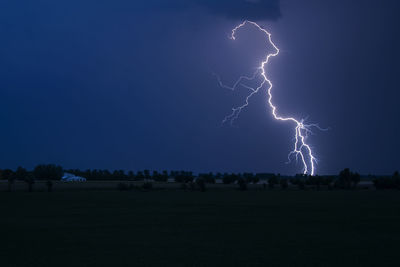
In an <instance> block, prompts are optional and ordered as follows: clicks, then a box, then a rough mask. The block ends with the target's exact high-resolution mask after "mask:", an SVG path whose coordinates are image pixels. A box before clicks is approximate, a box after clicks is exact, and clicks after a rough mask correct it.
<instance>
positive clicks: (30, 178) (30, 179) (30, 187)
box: [25, 173, 35, 192]
mask: <svg viewBox="0 0 400 267" xmlns="http://www.w3.org/2000/svg"><path fill="white" fill-rule="evenodd" d="M25 182H26V183H27V184H28V191H29V192H32V191H33V184H34V183H35V176H34V175H33V174H32V173H29V174H28V175H27V176H26V178H25Z"/></svg>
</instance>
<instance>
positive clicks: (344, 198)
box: [0, 189, 400, 267]
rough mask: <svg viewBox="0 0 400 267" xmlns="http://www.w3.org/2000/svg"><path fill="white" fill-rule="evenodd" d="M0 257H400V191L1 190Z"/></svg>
mask: <svg viewBox="0 0 400 267" xmlns="http://www.w3.org/2000/svg"><path fill="white" fill-rule="evenodd" d="M0 203H1V212H0V216H1V217H0V218H1V219H0V238H1V239H0V241H1V242H0V266H2V267H5V266H40V267H43V266H257V265H259V266H400V254H399V252H400V250H399V249H400V191H372V190H364V191H295V190H289V191H280V190H276V191H269V190H266V191H262V190H251V191H246V192H239V191H235V190H232V189H229V190H210V191H207V192H205V193H201V192H189V191H188V192H185V191H180V190H155V191H150V192H140V191H126V192H119V191H111V190H110V191H93V190H92V191H71V192H68V191H64V192H63V191H56V192H52V193H47V192H33V193H28V192H21V191H18V192H11V193H9V192H0Z"/></svg>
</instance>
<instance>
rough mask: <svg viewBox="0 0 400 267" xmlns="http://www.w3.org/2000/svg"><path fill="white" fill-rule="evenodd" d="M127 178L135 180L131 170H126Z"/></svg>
mask: <svg viewBox="0 0 400 267" xmlns="http://www.w3.org/2000/svg"><path fill="white" fill-rule="evenodd" d="M128 179H129V180H135V174H134V173H133V171H129V172H128Z"/></svg>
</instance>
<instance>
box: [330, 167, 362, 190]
mask: <svg viewBox="0 0 400 267" xmlns="http://www.w3.org/2000/svg"><path fill="white" fill-rule="evenodd" d="M359 182H360V175H359V174H358V173H356V172H355V173H353V172H351V171H350V169H349V168H346V169H344V170H342V171H341V172H340V173H339V178H338V180H337V181H336V182H335V186H336V187H339V188H343V189H350V188H356V187H357V184H358V183H359Z"/></svg>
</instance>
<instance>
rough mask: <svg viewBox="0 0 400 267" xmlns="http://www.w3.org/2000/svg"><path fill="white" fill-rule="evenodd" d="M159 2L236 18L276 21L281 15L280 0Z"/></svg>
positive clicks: (177, 0) (175, 7) (170, 7)
mask: <svg viewBox="0 0 400 267" xmlns="http://www.w3.org/2000/svg"><path fill="white" fill-rule="evenodd" d="M156 1H157V0H156ZM159 3H161V5H162V6H163V7H164V8H167V9H182V8H183V9H185V8H193V7H201V8H204V9H206V10H207V11H208V12H210V13H212V14H215V15H217V16H222V17H226V18H228V19H234V20H242V19H248V20H256V21H258V20H270V21H275V20H277V19H279V18H280V17H281V10H280V4H279V0H168V1H167V0H161V2H159Z"/></svg>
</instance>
